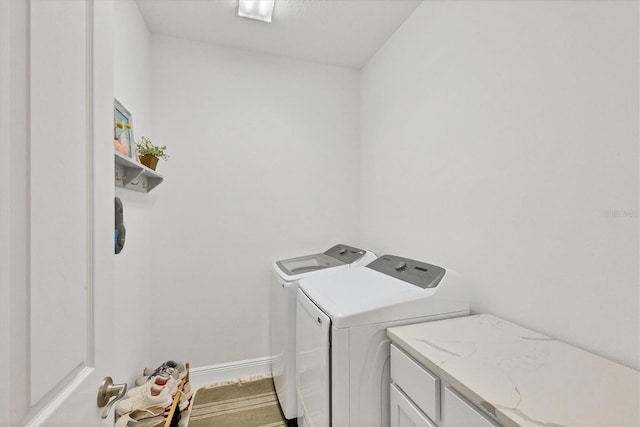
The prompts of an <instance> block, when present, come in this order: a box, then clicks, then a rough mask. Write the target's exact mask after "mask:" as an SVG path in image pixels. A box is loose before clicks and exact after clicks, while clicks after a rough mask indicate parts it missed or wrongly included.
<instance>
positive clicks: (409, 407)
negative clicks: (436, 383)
mask: <svg viewBox="0 0 640 427" xmlns="http://www.w3.org/2000/svg"><path fill="white" fill-rule="evenodd" d="M391 426H392V427H437V426H436V425H435V424H434V423H432V422H431V421H430V420H429V418H428V417H427V416H426V415H425V414H423V413H422V411H420V409H418V408H417V407H416V406H415V405H414V404H413V403H412V402H411V401H410V400H409V399H408V398H407V396H405V394H404V393H403V392H401V391H400V390H399V389H398V387H396V386H395V385H393V384H391Z"/></svg>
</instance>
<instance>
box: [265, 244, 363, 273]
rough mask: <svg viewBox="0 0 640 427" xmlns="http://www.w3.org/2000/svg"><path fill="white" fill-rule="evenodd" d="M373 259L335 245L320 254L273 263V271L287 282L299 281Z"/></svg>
mask: <svg viewBox="0 0 640 427" xmlns="http://www.w3.org/2000/svg"><path fill="white" fill-rule="evenodd" d="M373 258H375V255H373V253H372V252H369V251H365V250H364V249H358V248H354V247H352V246H348V245H335V246H333V247H332V248H330V249H328V250H326V251H325V252H324V253H321V254H313V255H305V256H301V257H297V258H291V259H286V260H281V261H276V262H275V263H274V270H275V271H276V272H277V273H278V274H279V275H280V277H282V278H283V279H284V280H287V281H294V280H299V279H301V278H303V277H308V276H310V275H313V274H316V273H318V272H320V271H321V270H325V269H328V268H336V267H349V266H350V265H352V264H359V263H360V262H361V261H366V262H370V261H371V259H373Z"/></svg>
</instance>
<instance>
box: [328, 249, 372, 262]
mask: <svg viewBox="0 0 640 427" xmlns="http://www.w3.org/2000/svg"><path fill="white" fill-rule="evenodd" d="M365 253H366V251H365V250H363V249H358V248H354V247H352V246H347V245H335V246H334V247H332V248H331V249H328V250H327V251H325V253H324V254H325V255H329V256H330V257H331V258H335V259H339V260H340V261H342V262H344V263H345V264H351V263H354V262H356V261H357V260H359V259H360V258H362V257H363V256H364V254H365Z"/></svg>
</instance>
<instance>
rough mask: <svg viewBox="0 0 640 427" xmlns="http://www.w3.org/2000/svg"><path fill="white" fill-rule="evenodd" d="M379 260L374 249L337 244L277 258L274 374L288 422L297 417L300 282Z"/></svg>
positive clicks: (274, 273) (273, 293)
mask: <svg viewBox="0 0 640 427" xmlns="http://www.w3.org/2000/svg"><path fill="white" fill-rule="evenodd" d="M375 259H376V255H375V254H374V253H373V252H370V251H367V250H364V249H358V248H354V247H351V246H347V245H336V246H334V247H332V248H330V249H329V250H327V251H326V252H323V253H318V254H313V255H306V256H301V257H297V258H291V259H287V260H282V261H276V262H274V263H273V265H272V273H271V357H272V362H271V374H272V376H273V383H274V385H275V389H276V393H277V395H278V400H279V402H280V406H281V408H282V412H283V413H284V416H285V417H286V418H287V420H288V423H289V424H295V421H296V419H297V416H298V412H297V403H296V383H295V380H296V365H295V363H296V357H295V352H296V291H297V289H298V281H299V280H301V279H303V278H308V277H325V276H328V275H331V274H334V273H337V272H339V271H342V270H348V269H350V268H353V267H362V266H365V265H367V264H369V263H370V262H371V261H373V260H375Z"/></svg>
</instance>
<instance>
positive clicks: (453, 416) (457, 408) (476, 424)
mask: <svg viewBox="0 0 640 427" xmlns="http://www.w3.org/2000/svg"><path fill="white" fill-rule="evenodd" d="M443 394H444V395H443V396H442V421H443V425H444V426H455V427H498V424H496V423H494V422H493V421H491V420H490V419H489V418H488V417H487V416H485V415H484V414H483V413H481V412H480V411H479V410H478V409H476V408H475V407H474V406H473V405H472V404H470V403H468V402H467V401H466V399H464V398H463V397H462V396H460V395H458V393H456V392H455V391H454V390H453V389H451V388H449V387H448V386H445V387H444V392H443Z"/></svg>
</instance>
